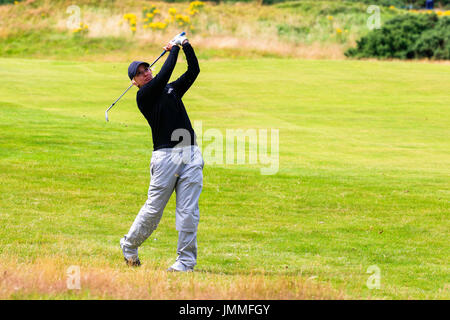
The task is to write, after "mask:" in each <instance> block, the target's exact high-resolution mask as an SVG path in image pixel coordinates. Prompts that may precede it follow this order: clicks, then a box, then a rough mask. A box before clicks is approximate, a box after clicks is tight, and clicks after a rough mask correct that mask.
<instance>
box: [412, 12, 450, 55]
mask: <svg viewBox="0 0 450 320" xmlns="http://www.w3.org/2000/svg"><path fill="white" fill-rule="evenodd" d="M414 52H415V54H416V57H417V58H430V59H447V60H449V59H450V18H448V17H444V18H442V19H440V21H439V22H438V24H437V25H436V27H435V28H433V29H429V30H426V31H424V32H423V33H422V35H421V36H420V38H419V39H418V40H417V42H416V43H415V45H414Z"/></svg>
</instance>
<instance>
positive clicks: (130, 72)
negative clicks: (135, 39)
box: [128, 61, 150, 80]
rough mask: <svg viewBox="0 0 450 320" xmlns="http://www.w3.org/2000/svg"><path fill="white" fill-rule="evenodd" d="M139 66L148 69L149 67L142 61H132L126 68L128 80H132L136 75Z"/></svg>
mask: <svg viewBox="0 0 450 320" xmlns="http://www.w3.org/2000/svg"><path fill="white" fill-rule="evenodd" d="M141 64H143V65H145V66H146V67H147V68H148V67H150V65H149V64H148V63H147V62H144V61H133V62H132V63H130V66H129V67H128V77H129V78H130V80H133V78H134V76H135V75H136V72H137V69H138V68H139V66H140V65H141Z"/></svg>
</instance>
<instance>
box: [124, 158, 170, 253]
mask: <svg viewBox="0 0 450 320" xmlns="http://www.w3.org/2000/svg"><path fill="white" fill-rule="evenodd" d="M152 162H153V159H152ZM176 170H177V168H176V166H174V165H173V164H172V163H171V161H167V159H165V158H164V155H160V156H159V157H158V158H155V161H154V162H153V163H152V166H151V182H150V187H149V190H148V199H147V201H146V202H145V204H144V205H143V206H142V208H141V210H140V211H139V213H138V215H137V216H136V218H135V220H134V222H133V225H132V226H131V228H130V230H129V231H128V234H126V235H125V236H124V237H123V238H122V239H121V240H120V245H121V247H122V251H123V254H124V257H125V258H126V259H133V260H135V259H137V257H138V247H139V246H140V245H141V244H142V243H143V242H144V241H145V240H146V239H147V238H148V237H149V236H150V235H151V234H152V232H153V231H154V230H155V229H156V227H157V226H158V224H159V221H160V220H161V217H162V214H163V211H164V208H165V206H166V204H167V202H168V201H169V199H170V196H171V194H172V192H173V190H174V188H175V183H176V180H177V176H176V175H175V172H176Z"/></svg>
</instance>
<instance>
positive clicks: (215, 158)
mask: <svg viewBox="0 0 450 320" xmlns="http://www.w3.org/2000/svg"><path fill="white" fill-rule="evenodd" d="M194 131H195V133H196V142H197V145H198V147H199V148H200V150H202V156H203V160H204V161H205V163H208V164H216V165H223V164H226V165H245V164H249V165H261V166H262V168H260V172H261V174H262V175H273V174H276V173H277V172H278V170H279V167H280V163H279V162H280V150H279V144H280V137H279V130H278V129H226V130H225V132H222V131H221V130H219V129H217V128H210V129H207V130H205V131H204V132H203V123H202V121H194ZM171 139H172V141H180V142H179V143H178V144H177V145H176V146H175V148H173V152H174V153H175V152H178V150H180V149H179V148H183V155H182V161H183V162H184V163H188V162H190V161H192V158H191V148H185V147H188V146H189V145H190V143H191V141H192V137H191V134H190V132H189V131H188V130H186V129H177V130H175V131H174V132H173V133H172V137H171ZM247 142H248V143H247ZM247 147H248V151H247ZM174 159H175V158H174ZM194 161H195V160H194Z"/></svg>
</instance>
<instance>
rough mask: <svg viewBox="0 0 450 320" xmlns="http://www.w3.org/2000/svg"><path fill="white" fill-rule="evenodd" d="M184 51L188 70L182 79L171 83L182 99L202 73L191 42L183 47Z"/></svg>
mask: <svg viewBox="0 0 450 320" xmlns="http://www.w3.org/2000/svg"><path fill="white" fill-rule="evenodd" d="M183 51H184V54H185V55H186V60H187V64H188V69H187V71H186V72H185V73H184V74H183V75H182V76H181V77H179V78H178V79H177V80H175V81H174V82H172V83H170V85H171V86H172V87H173V89H174V90H175V92H176V93H177V95H178V96H179V97H180V98H181V97H183V95H184V94H185V93H186V91H187V90H188V89H189V88H190V87H191V85H192V84H193V83H194V81H195V79H196V78H197V76H198V74H199V73H200V67H199V65H198V60H197V57H196V56H195V52H194V49H193V48H192V46H191V44H190V43H189V42H187V43H185V44H184V45H183Z"/></svg>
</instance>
